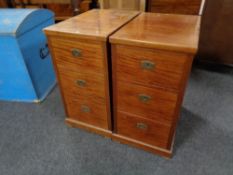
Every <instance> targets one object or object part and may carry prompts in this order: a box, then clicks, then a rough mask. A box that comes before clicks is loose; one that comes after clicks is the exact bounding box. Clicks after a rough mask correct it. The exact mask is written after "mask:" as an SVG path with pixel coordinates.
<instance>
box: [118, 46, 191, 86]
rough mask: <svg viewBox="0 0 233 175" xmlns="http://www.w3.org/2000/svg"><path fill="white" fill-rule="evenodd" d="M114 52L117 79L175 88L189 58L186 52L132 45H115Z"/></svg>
mask: <svg viewBox="0 0 233 175" xmlns="http://www.w3.org/2000/svg"><path fill="white" fill-rule="evenodd" d="M115 52H116V57H115V59H116V60H114V61H115V64H116V72H117V74H116V78H117V79H119V80H122V81H127V82H132V83H137V84H141V85H147V86H162V87H165V88H172V89H176V90H177V89H179V87H180V85H181V81H182V74H183V72H184V71H185V65H186V62H187V60H188V59H189V55H187V54H182V53H175V52H165V51H160V50H155V49H146V48H139V47H132V46H121V45H116V51H115ZM190 59H191V58H190Z"/></svg>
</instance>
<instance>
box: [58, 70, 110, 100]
mask: <svg viewBox="0 0 233 175" xmlns="http://www.w3.org/2000/svg"><path fill="white" fill-rule="evenodd" d="M58 72H59V76H60V83H61V87H62V89H63V91H64V93H66V94H69V95H73V96H86V97H88V96H89V97H101V98H105V97H106V95H105V78H104V76H103V75H101V74H97V73H79V72H78V71H76V72H73V71H67V70H65V69H62V68H58Z"/></svg>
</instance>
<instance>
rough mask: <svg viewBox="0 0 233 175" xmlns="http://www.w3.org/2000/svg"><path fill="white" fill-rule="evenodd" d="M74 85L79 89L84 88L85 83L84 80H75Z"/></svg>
mask: <svg viewBox="0 0 233 175" xmlns="http://www.w3.org/2000/svg"><path fill="white" fill-rule="evenodd" d="M76 84H77V85H78V86H80V87H84V86H86V81H85V80H77V81H76Z"/></svg>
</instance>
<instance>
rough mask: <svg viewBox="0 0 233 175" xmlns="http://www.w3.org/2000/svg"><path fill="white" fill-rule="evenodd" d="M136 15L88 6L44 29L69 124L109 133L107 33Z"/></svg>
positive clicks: (108, 56) (135, 13) (110, 121)
mask: <svg viewBox="0 0 233 175" xmlns="http://www.w3.org/2000/svg"><path fill="white" fill-rule="evenodd" d="M136 15H138V12H134V11H122V10H91V11H88V12H86V13H83V14H81V15H79V16H76V17H73V18H71V19H69V20H66V21H63V22H61V23H58V24H56V25H54V26H51V27H48V28H46V29H45V30H44V31H45V33H46V35H47V37H48V41H49V47H50V50H51V52H52V57H53V63H54V66H55V69H56V73H57V77H58V82H59V85H60V90H61V94H62V97H63V101H64V106H65V111H66V115H67V118H66V122H67V123H68V124H69V125H71V126H76V127H80V128H84V129H87V130H89V131H93V132H96V133H98V134H103V135H105V136H111V133H112V120H111V110H110V97H109V75H108V62H109V60H110V55H109V52H108V48H109V47H110V46H109V43H108V37H109V35H110V34H112V33H113V32H114V31H116V30H117V29H118V28H120V27H121V26H123V25H124V24H125V23H127V22H128V21H130V20H131V19H132V18H134V17H135V16H136Z"/></svg>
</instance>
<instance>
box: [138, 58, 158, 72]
mask: <svg viewBox="0 0 233 175" xmlns="http://www.w3.org/2000/svg"><path fill="white" fill-rule="evenodd" d="M141 68H142V69H146V70H153V69H154V68H155V63H154V62H152V61H148V60H143V61H141Z"/></svg>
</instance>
